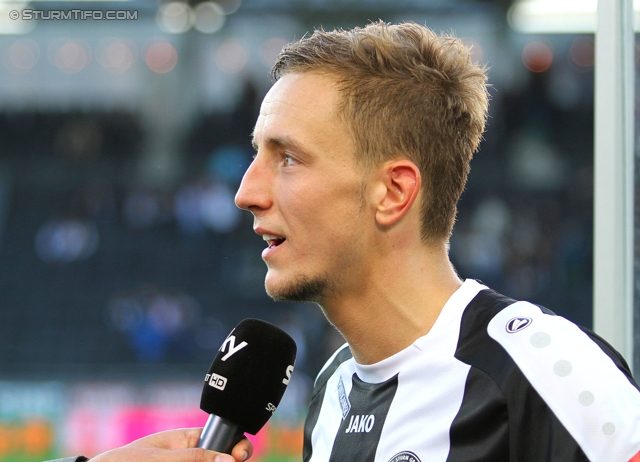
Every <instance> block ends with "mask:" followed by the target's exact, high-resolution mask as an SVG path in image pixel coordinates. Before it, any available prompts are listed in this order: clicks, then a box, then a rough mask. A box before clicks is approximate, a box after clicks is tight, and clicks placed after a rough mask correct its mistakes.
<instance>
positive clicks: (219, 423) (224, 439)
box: [197, 414, 244, 454]
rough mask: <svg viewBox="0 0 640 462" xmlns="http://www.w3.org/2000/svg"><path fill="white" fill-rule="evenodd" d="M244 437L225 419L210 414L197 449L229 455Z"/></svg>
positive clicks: (235, 426) (242, 433)
mask: <svg viewBox="0 0 640 462" xmlns="http://www.w3.org/2000/svg"><path fill="white" fill-rule="evenodd" d="M243 437H244V432H243V431H242V430H240V428H238V426H237V425H236V424H234V423H232V422H230V421H228V420H227V419H223V418H222V417H218V416H217V415H214V414H210V415H209V419H208V420H207V423H206V425H205V426H204V428H203V429H202V434H201V435H200V441H198V446H197V447H199V448H204V449H209V450H210V451H216V452H223V453H225V454H231V450H232V449H233V447H234V446H235V445H236V444H237V443H238V441H240V440H241V439H242V438H243Z"/></svg>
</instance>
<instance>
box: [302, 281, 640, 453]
mask: <svg viewBox="0 0 640 462" xmlns="http://www.w3.org/2000/svg"><path fill="white" fill-rule="evenodd" d="M396 335H402V332H397V333H396ZM304 433H305V435H304V461H305V462H327V461H330V462H347V461H348V462H367V461H372V462H373V461H374V462H440V461H442V462H444V461H464V462H472V461H485V462H487V461H490V462H500V461H512V462H527V461H532V462H533V461H535V462H540V461H554V462H573V461H585V460H591V461H606V462H617V461H621V462H626V461H629V460H631V459H633V460H634V461H635V460H636V457H635V456H636V454H637V453H638V451H640V392H639V391H638V388H637V385H636V384H635V382H634V381H633V379H632V378H631V373H630V372H629V369H628V366H627V365H626V363H625V361H624V359H623V358H622V357H621V356H620V355H619V354H618V353H617V352H616V351H615V350H614V349H613V348H612V347H611V346H610V345H608V344H607V343H606V342H605V341H604V340H602V339H601V338H600V337H598V336H597V335H595V334H594V333H592V332H590V331H587V330H585V329H581V328H579V327H578V326H576V325H575V324H573V323H571V322H570V321H568V320H566V319H564V318H562V317H560V316H556V315H554V314H553V313H552V312H550V311H548V310H546V309H545V308H541V307H538V306H536V305H533V304H531V303H528V302H516V301H515V300H512V299H509V298H507V297H504V296H502V295H500V294H498V293H496V292H494V291H492V290H490V289H488V288H487V287H485V286H483V285H482V284H480V283H478V282H477V281H474V280H467V281H466V282H465V283H464V284H463V285H462V287H461V288H460V289H459V290H458V291H456V292H455V293H454V294H453V295H452V296H451V298H450V299H449V301H448V302H447V303H446V305H445V306H444V308H443V310H442V312H441V314H440V316H439V317H438V319H437V321H436V322H435V324H434V325H433V327H432V329H431V330H430V332H429V333H428V334H427V335H425V336H424V337H421V338H419V339H418V340H416V341H415V342H414V343H413V344H412V345H411V346H410V347H408V348H406V349H404V350H402V351H400V352H399V353H397V354H395V355H393V356H391V357H389V358H387V359H385V360H383V361H381V362H379V363H376V364H373V365H366V366H365V365H360V364H357V363H356V362H355V361H354V359H353V358H352V356H351V352H350V350H349V348H348V346H347V345H345V346H343V347H342V348H341V349H339V350H338V351H337V352H336V353H335V354H334V355H333V356H332V357H331V358H330V359H329V361H328V362H327V364H326V365H325V366H324V368H323V369H322V370H321V372H320V374H319V375H318V378H317V379H316V384H315V387H314V391H313V396H312V400H311V404H310V407H309V413H308V416H307V420H306V422H305V429H304ZM637 459H638V460H640V455H638V456H637Z"/></svg>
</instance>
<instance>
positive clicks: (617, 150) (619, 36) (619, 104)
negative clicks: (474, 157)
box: [593, 0, 634, 365]
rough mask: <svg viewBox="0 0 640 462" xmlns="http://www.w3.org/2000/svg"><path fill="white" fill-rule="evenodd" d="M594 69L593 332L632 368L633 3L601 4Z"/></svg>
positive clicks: (619, 0)
mask: <svg viewBox="0 0 640 462" xmlns="http://www.w3.org/2000/svg"><path fill="white" fill-rule="evenodd" d="M595 41H596V63H595V160H594V230H593V239H594V255H593V260H594V268H593V305H594V306H593V326H594V330H595V331H596V332H597V333H598V334H600V335H601V336H602V337H604V338H605V339H606V340H608V341H609V342H611V344H612V345H613V346H614V347H615V348H616V349H617V350H618V351H620V353H622V354H623V356H624V357H625V358H626V360H627V361H628V362H629V364H631V365H633V174H634V162H633V103H634V91H633V90H634V89H633V78H634V70H633V59H634V57H633V44H634V36H633V2H632V0H599V1H598V19H597V29H596V38H595Z"/></svg>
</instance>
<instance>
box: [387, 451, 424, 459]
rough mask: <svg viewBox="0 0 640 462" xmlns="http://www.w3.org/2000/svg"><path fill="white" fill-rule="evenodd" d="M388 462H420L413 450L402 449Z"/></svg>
mask: <svg viewBox="0 0 640 462" xmlns="http://www.w3.org/2000/svg"><path fill="white" fill-rule="evenodd" d="M389 462H421V461H420V458H419V457H418V456H416V455H415V454H414V453H413V452H409V451H402V452H401V453H398V454H396V455H395V456H393V457H392V458H391V459H389Z"/></svg>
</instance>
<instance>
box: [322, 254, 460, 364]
mask: <svg viewBox="0 0 640 462" xmlns="http://www.w3.org/2000/svg"><path fill="white" fill-rule="evenodd" d="M390 260H391V261H385V262H384V265H377V267H376V266H374V267H371V268H367V269H363V271H366V273H367V274H366V277H363V278H362V280H363V281H366V282H365V283H363V284H362V285H361V286H359V287H356V288H355V290H350V291H347V292H343V293H341V294H340V296H338V297H335V298H333V299H332V300H328V301H325V302H324V303H322V304H321V306H322V308H323V311H324V312H325V315H326V316H327V318H328V319H329V321H330V322H331V323H332V324H333V325H335V326H336V328H337V329H338V330H339V331H340V333H341V334H342V335H343V336H344V338H345V339H346V340H347V342H348V343H349V346H350V347H351V351H352V353H353V355H354V358H355V360H356V361H357V362H358V363H360V364H373V363H376V362H378V361H381V360H383V359H385V358H388V357H389V356H391V355H393V354H395V353H397V352H399V351H401V350H403V349H405V348H406V347H408V346H409V345H411V344H412V343H413V342H414V341H415V340H416V339H418V338H419V337H422V336H423V335H426V334H427V333H428V332H429V331H430V330H431V327H432V326H433V324H434V323H435V321H436V319H437V318H438V315H439V314H440V312H441V311H442V308H443V307H444V305H445V304H446V302H447V301H448V300H449V298H450V297H451V295H452V294H453V293H454V292H455V291H456V290H457V289H458V288H459V287H460V286H461V285H462V282H461V281H460V279H459V278H458V276H457V275H456V273H455V270H454V269H453V267H452V265H451V263H450V262H449V259H448V256H447V252H446V250H445V248H444V246H443V248H442V249H436V250H433V249H427V248H425V249H424V252H418V253H413V254H411V255H396V256H395V257H394V258H392V259H390ZM393 260H397V261H393ZM400 260H401V261H400Z"/></svg>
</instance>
